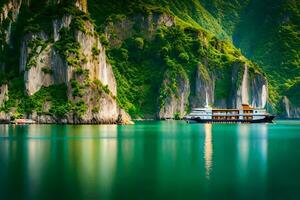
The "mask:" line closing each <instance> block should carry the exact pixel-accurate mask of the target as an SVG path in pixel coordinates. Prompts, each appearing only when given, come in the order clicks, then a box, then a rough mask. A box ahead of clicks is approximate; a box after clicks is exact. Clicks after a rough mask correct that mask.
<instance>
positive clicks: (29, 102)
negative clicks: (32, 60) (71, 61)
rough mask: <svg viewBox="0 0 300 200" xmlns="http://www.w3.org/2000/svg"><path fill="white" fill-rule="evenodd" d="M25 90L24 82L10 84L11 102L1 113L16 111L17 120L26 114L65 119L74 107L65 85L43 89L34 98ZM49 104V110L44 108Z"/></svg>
mask: <svg viewBox="0 0 300 200" xmlns="http://www.w3.org/2000/svg"><path fill="white" fill-rule="evenodd" d="M24 91H25V88H24V80H23V79H22V78H15V79H13V80H12V81H10V83H9V91H8V97H9V100H8V101H6V102H5V103H4V105H3V106H2V107H1V109H0V110H1V111H4V112H6V113H8V112H9V111H10V110H11V109H16V114H15V116H16V117H17V118H20V117H24V116H23V115H24V114H31V113H33V112H36V113H37V114H47V115H53V116H56V117H64V116H65V114H66V113H68V112H69V111H70V110H71V108H72V105H71V104H70V103H68V99H67V87H66V86H65V85H63V84H62V85H52V86H49V87H43V88H41V89H40V90H39V91H38V92H37V93H35V94H34V95H32V96H27V95H26V94H25V93H24ZM46 103H49V108H44V106H45V105H46Z"/></svg>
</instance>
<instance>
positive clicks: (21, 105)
mask: <svg viewBox="0 0 300 200" xmlns="http://www.w3.org/2000/svg"><path fill="white" fill-rule="evenodd" d="M0 2H1V3H0V23H1V26H0V67H1V73H0V82H1V83H0V85H1V93H0V111H1V114H0V118H1V119H2V120H9V119H12V118H31V119H34V120H36V121H38V122H41V123H127V122H129V121H130V116H131V117H133V118H160V119H165V118H181V117H183V116H184V115H185V114H186V113H187V112H188V111H189V110H190V109H191V108H192V107H196V106H204V105H205V104H206V102H207V101H208V102H209V104H210V105H212V106H215V107H223V108H225V107H226V108H230V107H239V106H240V105H241V104H242V103H249V104H250V105H252V106H257V107H266V108H268V109H269V110H271V111H273V112H280V113H281V115H282V116H285V117H298V116H299V111H300V109H298V107H297V106H298V105H299V104H300V103H299V102H298V99H299V98H297V95H299V90H298V89H297V88H299V86H298V85H299V84H298V80H297V77H298V76H299V75H300V73H298V71H297V66H298V65H297V59H299V58H298V57H297V56H299V52H298V51H299V48H297V47H298V46H299V43H298V42H297V39H299V38H298V37H299V35H298V34H297V30H299V29H298V28H297V23H298V24H299V17H298V16H297V14H299V13H298V12H296V11H297V8H299V3H298V2H297V1H295V2H293V1H286V2H282V1H280V2H267V1H266V3H269V4H270V6H269V7H268V12H266V13H265V12H263V10H262V7H263V5H262V3H260V1H257V2H256V1H254V0H253V1H250V0H248V1H240V2H239V1H238V0H237V1H234V3H232V1H227V2H226V1H225V2H223V1H205V0H190V1H188V0H181V1H179V0H178V1H177V0H173V1H164V0H152V1H151V0H131V1H129V0H123V1H117V0H110V1H104V0H48V1H38V0H23V1H22V0H1V1H0ZM279 3H280V4H279ZM272 5H274V6H273V7H274V8H272ZM256 8H257V11H260V12H261V13H263V14H264V16H262V17H265V19H266V20H261V21H262V22H263V25H260V24H258V23H259V21H260V20H259V19H257V20H255V19H254V18H253V17H252V16H251V15H253V12H254V11H253V10H255V9H256ZM278 9H279V10H280V11H279V10H278ZM289 9H290V10H289ZM288 11H289V12H288ZM285 12H288V13H289V14H287V17H285V18H284V20H283V23H284V25H282V26H281V25H278V26H277V25H274V23H273V22H270V20H271V21H272V20H276V19H277V18H276V19H274V18H272V17H269V16H273V14H274V13H275V14H278V15H280V13H282V15H280V16H278V20H279V19H283V18H281V16H285V15H284V14H285ZM262 17H261V18H260V19H262ZM247 26H249V30H248V31H247ZM250 27H251V28H250ZM256 27H261V28H263V29H266V30H264V31H262V30H260V29H259V28H256ZM283 29H284V30H286V31H288V32H287V33H284V32H282V31H284V30H283ZM291 31H292V32H291ZM262 34H270V37H265V36H264V35H262ZM280 34H287V37H284V38H281V37H283V36H282V35H281V37H280ZM273 35H275V36H274V38H272V37H271V36H273ZM275 39H276V40H275ZM265 40H268V41H270V42H274V43H276V44H274V46H272V45H270V44H268V41H265ZM276 45H282V46H281V47H280V48H282V49H279V48H276V47H277V46H276ZM297 45H298V46H297ZM236 47H238V48H236ZM288 47H289V48H288ZM259 51H261V53H260V54H259ZM272 51H273V52H274V56H275V57H274V58H275V59H272V56H271V52H272ZM276 52H277V53H278V54H276ZM244 55H246V57H248V58H250V60H252V61H250V60H249V59H247V58H246V57H245V56H244ZM284 61H286V62H284ZM255 63H258V65H257V64H255ZM282 72H287V73H284V74H283V73H282ZM281 74H282V75H281ZM129 115H130V116H129Z"/></svg>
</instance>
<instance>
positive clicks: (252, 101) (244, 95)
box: [231, 64, 268, 108]
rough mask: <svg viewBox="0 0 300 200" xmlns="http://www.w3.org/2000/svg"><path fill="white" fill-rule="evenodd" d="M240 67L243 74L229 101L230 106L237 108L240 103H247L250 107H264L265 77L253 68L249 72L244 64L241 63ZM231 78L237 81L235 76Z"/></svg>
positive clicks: (266, 85)
mask: <svg viewBox="0 0 300 200" xmlns="http://www.w3.org/2000/svg"><path fill="white" fill-rule="evenodd" d="M242 68H243V69H244V70H243V76H242V79H241V83H240V86H239V87H238V90H237V91H236V92H235V93H236V94H235V95H234V96H233V99H232V101H231V102H232V104H231V107H236V108H239V107H241V105H242V104H249V105H251V106H252V107H259V108H264V107H265V106H266V103H267V100H268V83H267V79H266V78H265V77H264V76H263V75H262V74H261V73H258V72H256V71H255V70H254V69H252V70H251V72H250V71H249V67H248V66H247V65H246V64H243V66H242ZM232 80H234V81H238V80H237V77H233V78H232ZM233 84H234V83H233Z"/></svg>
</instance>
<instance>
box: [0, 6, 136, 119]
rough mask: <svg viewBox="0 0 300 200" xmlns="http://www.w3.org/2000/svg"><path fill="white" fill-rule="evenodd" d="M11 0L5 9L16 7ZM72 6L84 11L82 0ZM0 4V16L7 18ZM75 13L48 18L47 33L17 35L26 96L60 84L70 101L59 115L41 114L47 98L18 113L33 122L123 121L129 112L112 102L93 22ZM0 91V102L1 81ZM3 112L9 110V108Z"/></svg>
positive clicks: (110, 79) (109, 73) (113, 90)
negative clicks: (38, 106) (29, 110)
mask: <svg viewBox="0 0 300 200" xmlns="http://www.w3.org/2000/svg"><path fill="white" fill-rule="evenodd" d="M16 2H18V3H16V4H14V3H15V1H11V4H9V5H8V6H9V9H13V8H15V7H17V6H18V7H17V8H16V9H19V6H20V4H21V3H22V1H16ZM19 3H20V4H19ZM51 3H60V1H56V2H51ZM75 5H76V6H77V7H78V8H79V9H80V10H81V11H84V12H86V11H87V2H86V1H85V0H80V1H76V3H75ZM6 7H7V6H6ZM6 7H4V9H5V12H4V13H2V14H1V20H2V19H4V18H5V17H7V11H6V10H8V9H6ZM16 12H18V11H16ZM80 16H83V14H80ZM80 16H79V17H80ZM79 17H78V16H74V15H72V14H66V15H64V16H62V17H61V18H56V19H54V20H53V21H52V25H53V29H52V30H53V31H52V32H51V31H49V30H47V31H40V32H37V33H28V34H26V35H24V36H23V38H22V40H21V42H20V43H21V45H20V57H19V58H20V59H19V71H20V73H23V74H24V82H25V90H26V91H24V92H25V93H26V94H27V95H28V96H29V97H30V96H34V95H35V94H36V93H38V92H39V91H40V90H42V89H44V88H48V87H49V86H51V85H59V84H65V85H66V86H67V88H68V89H67V98H68V101H69V102H66V105H67V104H68V105H72V106H73V108H72V109H70V111H69V112H67V113H65V115H64V116H56V115H55V114H54V115H53V114H47V113H49V112H50V110H51V106H52V104H53V102H51V101H50V102H49V101H47V102H44V103H45V106H43V107H42V110H41V111H39V112H36V111H33V112H32V114H27V115H26V116H24V117H27V118H30V119H33V120H36V121H37V122H39V123H54V122H56V123H129V122H130V117H129V116H128V115H127V114H126V112H124V111H123V110H122V109H120V108H119V106H118V104H117V101H116V95H117V86H116V79H115V76H114V73H113V70H112V66H111V65H110V64H109V63H108V62H107V58H106V53H105V47H104V46H103V45H102V44H101V42H100V39H99V37H98V34H97V33H96V32H95V30H94V26H93V24H92V23H91V22H90V21H89V20H81V19H79ZM76 20H77V21H76ZM79 20H81V21H79ZM76 23H77V24H76ZM78 23H81V24H80V25H78ZM1 91H2V92H1V96H0V105H3V102H5V101H6V100H7V99H6V96H5V95H7V85H6V86H5V85H4V86H2V87H1ZM54 103H55V102H54ZM9 113H10V116H13V115H15V114H14V111H12V109H11V110H10V111H9ZM2 116H3V117H4V116H5V117H6V119H7V115H4V114H3V113H2Z"/></svg>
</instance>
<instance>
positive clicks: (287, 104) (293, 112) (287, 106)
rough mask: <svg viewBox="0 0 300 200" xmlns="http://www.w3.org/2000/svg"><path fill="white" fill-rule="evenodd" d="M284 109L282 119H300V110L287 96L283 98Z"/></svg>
mask: <svg viewBox="0 0 300 200" xmlns="http://www.w3.org/2000/svg"><path fill="white" fill-rule="evenodd" d="M282 107H283V109H284V113H283V115H282V116H281V117H283V118H287V119H299V118H300V108H299V107H297V106H295V105H293V103H292V102H291V101H290V100H289V99H288V97H287V96H284V97H283V100H282Z"/></svg>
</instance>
